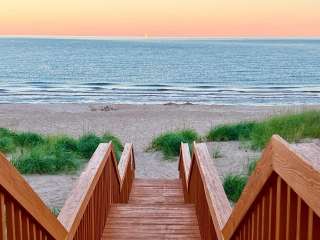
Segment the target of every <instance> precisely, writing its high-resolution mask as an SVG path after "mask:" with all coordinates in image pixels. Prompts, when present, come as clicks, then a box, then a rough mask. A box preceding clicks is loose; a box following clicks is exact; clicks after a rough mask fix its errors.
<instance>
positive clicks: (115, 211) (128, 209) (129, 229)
mask: <svg viewBox="0 0 320 240" xmlns="http://www.w3.org/2000/svg"><path fill="white" fill-rule="evenodd" d="M102 239H201V237H200V232H199V227H198V220H197V215H196V211H195V206H194V205H193V204H185V202H184V196H183V189H182V182H181V180H179V179H175V180H164V179H159V180H158V179H157V180H154V179H135V180H134V181H133V186H132V190H131V194H130V197H129V201H128V203H127V204H112V205H111V208H110V212H109V215H108V219H107V223H106V226H105V229H104V232H103V235H102Z"/></svg>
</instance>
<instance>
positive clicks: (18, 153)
mask: <svg viewBox="0 0 320 240" xmlns="http://www.w3.org/2000/svg"><path fill="white" fill-rule="evenodd" d="M109 141H112V142H113V145H114V149H115V153H116V157H117V160H119V158H120V155H121V152H122V150H123V147H122V144H121V141H120V140H119V139H118V138H116V137H115V136H113V135H112V134H110V133H107V134H105V135H103V136H102V137H99V136H96V135H95V134H92V133H90V134H85V135H84V136H82V137H80V138H79V139H74V138H72V137H69V136H66V135H60V136H43V135H41V134H37V133H32V132H22V133H15V132H13V131H10V130H9V129H5V128H0V151H1V152H3V153H10V154H11V156H12V157H11V158H12V159H11V163H12V164H13V165H14V166H15V167H16V168H17V169H18V170H19V171H20V172H21V173H23V174H34V173H37V174H45V173H46V174H55V173H61V172H73V171H76V170H78V169H79V168H80V166H81V164H83V163H84V162H85V160H84V159H87V160H89V158H90V157H91V155H92V154H93V152H94V151H95V150H96V148H97V147H98V145H99V144H100V143H102V142H109Z"/></svg>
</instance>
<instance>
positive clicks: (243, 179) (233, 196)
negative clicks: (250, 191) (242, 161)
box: [223, 174, 248, 203]
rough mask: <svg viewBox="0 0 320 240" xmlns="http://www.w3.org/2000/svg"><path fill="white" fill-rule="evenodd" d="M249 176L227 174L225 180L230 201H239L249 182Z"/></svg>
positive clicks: (225, 189)
mask: <svg viewBox="0 0 320 240" xmlns="http://www.w3.org/2000/svg"><path fill="white" fill-rule="evenodd" d="M247 180H248V177H247V176H246V175H232V174H230V175H227V176H226V177H225V179H224V181H223V188H224V191H225V193H226V195H227V197H228V199H229V201H232V202H234V203H235V202H237V201H238V199H239V198H240V195H241V193H242V191H243V189H244V187H245V185H246V184H247Z"/></svg>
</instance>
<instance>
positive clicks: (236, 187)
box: [223, 160, 258, 203]
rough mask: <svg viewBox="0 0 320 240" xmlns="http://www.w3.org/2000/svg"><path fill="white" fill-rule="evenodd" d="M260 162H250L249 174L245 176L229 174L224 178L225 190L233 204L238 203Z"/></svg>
mask: <svg viewBox="0 0 320 240" xmlns="http://www.w3.org/2000/svg"><path fill="white" fill-rule="evenodd" d="M257 162H258V160H253V161H250V162H249V164H248V167H247V172H246V173H244V174H229V175H227V176H226V177H225V178H224V181H223V188H224V191H225V193H226V195H227V197H228V199H229V201H232V202H233V203H236V202H237V201H238V200H239V198H240V196H241V193H242V191H243V189H244V187H245V186H246V184H247V182H248V178H249V177H250V176H251V174H252V173H253V172H254V170H255V168H256V165H257Z"/></svg>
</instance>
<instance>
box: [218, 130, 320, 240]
mask: <svg viewBox="0 0 320 240" xmlns="http://www.w3.org/2000/svg"><path fill="white" fill-rule="evenodd" d="M319 155H320V148H319V146H318V145H316V144H302V145H300V144H298V145H294V146H291V145H289V144H288V143H286V142H285V141H284V140H283V139H281V138H280V137H279V136H273V137H272V139H271V142H270V143H269V145H268V146H267V148H266V149H265V151H264V153H263V156H262V160H260V161H259V163H258V164H257V168H256V170H255V171H254V173H253V175H252V176H251V177H250V178H249V181H248V184H247V185H246V187H245V190H244V191H243V193H242V195H241V197H240V199H239V201H238V203H237V204H236V205H235V208H234V209H233V211H232V214H231V216H230V218H229V220H228V222H227V223H226V225H225V226H224V228H223V235H224V237H225V239H237V238H240V239H243V237H244V239H248V237H249V236H247V235H246V234H247V232H248V231H252V226H256V224H258V223H260V222H262V223H264V224H263V226H262V227H261V228H259V227H258V228H257V229H254V231H253V232H257V234H258V238H259V239H270V240H273V239H317V237H319V236H317V237H315V234H316V232H317V231H318V230H317V229H316V228H315V227H314V223H315V222H317V221H319V208H320V204H319V199H320V195H319V191H320V173H319V167H318V166H319V161H320V159H319ZM260 206H262V212H261V214H257V212H256V209H259V207H260ZM248 219H249V220H248ZM257 222H258V223H257ZM260 229H261V230H260ZM243 232H244V234H245V235H244V236H242V235H241V234H242V233H243ZM252 238H253V239H257V237H256V236H254V235H253V236H251V237H250V238H249V239H252Z"/></svg>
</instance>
